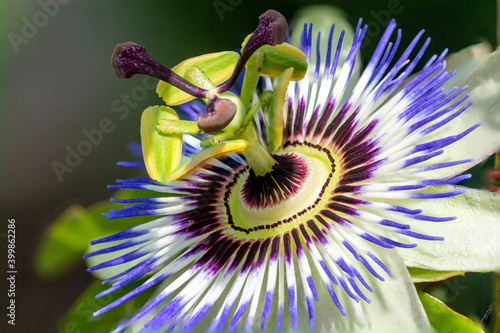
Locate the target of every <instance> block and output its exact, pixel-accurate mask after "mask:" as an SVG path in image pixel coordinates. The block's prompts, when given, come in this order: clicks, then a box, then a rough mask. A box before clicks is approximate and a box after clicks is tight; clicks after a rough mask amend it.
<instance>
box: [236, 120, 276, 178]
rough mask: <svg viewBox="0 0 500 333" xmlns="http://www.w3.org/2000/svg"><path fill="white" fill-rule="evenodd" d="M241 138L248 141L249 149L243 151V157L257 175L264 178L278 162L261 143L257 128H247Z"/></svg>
mask: <svg viewBox="0 0 500 333" xmlns="http://www.w3.org/2000/svg"><path fill="white" fill-rule="evenodd" d="M241 138H243V139H245V140H247V141H248V148H247V149H245V151H243V155H244V156H245V158H246V160H247V163H248V164H249V165H250V167H251V168H252V170H253V171H254V173H255V175H257V176H263V175H265V174H266V173H268V172H270V171H271V170H272V167H273V165H274V164H276V160H275V159H274V158H273V157H272V156H271V154H269V152H268V151H267V149H266V148H264V146H263V145H262V143H261V142H260V140H259V138H258V137H257V133H256V132H255V127H253V126H252V125H250V126H247V128H246V129H245V132H243V133H242V134H241Z"/></svg>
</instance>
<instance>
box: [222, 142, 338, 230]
mask: <svg viewBox="0 0 500 333" xmlns="http://www.w3.org/2000/svg"><path fill="white" fill-rule="evenodd" d="M285 146H286V145H285ZM311 146H313V145H310V146H306V144H303V143H298V144H296V145H288V147H287V148H284V149H283V148H281V149H280V150H278V151H277V153H276V154H274V156H275V157H279V156H290V157H291V158H294V159H295V160H300V161H301V163H302V166H305V167H306V168H305V169H306V170H307V171H306V174H305V177H303V176H301V177H300V178H297V179H299V180H300V183H299V184H298V186H299V187H298V190H296V191H295V192H294V193H293V194H290V195H289V196H286V195H284V193H283V192H281V193H282V194H283V199H281V200H279V201H278V202H276V203H273V204H269V205H264V206H260V207H258V206H255V205H252V204H249V203H248V199H246V195H245V193H244V190H243V189H244V185H245V182H246V181H247V179H248V177H250V171H249V170H250V169H249V168H247V169H245V170H243V171H242V172H240V173H239V174H237V175H235V177H236V178H237V179H236V180H233V186H231V187H230V188H229V189H228V191H229V195H228V196H226V201H225V213H226V215H227V217H228V221H230V223H229V224H230V225H231V227H230V228H228V230H229V232H230V233H231V234H233V235H234V236H238V237H240V238H247V239H258V238H265V237H271V236H275V235H277V234H283V233H285V232H287V231H289V230H291V229H293V228H295V227H297V226H298V225H299V224H300V223H302V222H306V221H308V220H309V219H311V218H312V217H313V216H314V215H315V214H317V213H318V212H319V210H321V209H324V207H325V206H326V204H327V203H328V200H329V198H330V195H329V194H330V193H331V192H332V191H333V190H334V189H335V187H336V185H337V184H338V181H339V179H340V171H339V170H338V169H339V168H336V167H335V161H339V159H338V158H336V156H334V157H332V154H330V152H328V153H326V152H325V151H323V150H321V149H320V148H319V147H311ZM259 185H260V184H259ZM262 185H263V186H271V185H268V184H267V183H264V184H262ZM257 188H259V187H257ZM276 188H278V187H276Z"/></svg>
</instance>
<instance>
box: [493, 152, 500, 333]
mask: <svg viewBox="0 0 500 333" xmlns="http://www.w3.org/2000/svg"><path fill="white" fill-rule="evenodd" d="M495 170H500V152H498V153H496V154H495ZM495 186H500V179H495ZM494 301H495V307H494V313H493V315H494V316H495V317H494V325H495V328H494V329H493V331H494V332H500V273H496V274H495V294H494Z"/></svg>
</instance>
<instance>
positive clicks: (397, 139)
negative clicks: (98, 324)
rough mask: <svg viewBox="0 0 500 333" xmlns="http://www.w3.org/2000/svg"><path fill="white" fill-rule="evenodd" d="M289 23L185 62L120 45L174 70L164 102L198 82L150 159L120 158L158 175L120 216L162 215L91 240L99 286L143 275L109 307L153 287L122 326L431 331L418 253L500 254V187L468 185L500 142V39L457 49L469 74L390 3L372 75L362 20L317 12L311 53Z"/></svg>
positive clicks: (142, 69) (444, 259)
mask: <svg viewBox="0 0 500 333" xmlns="http://www.w3.org/2000/svg"><path fill="white" fill-rule="evenodd" d="M285 24H286V21H285V20H284V18H283V17H282V16H281V15H280V14H279V13H277V12H274V11H269V12H266V13H265V14H263V15H262V16H261V18H260V24H259V26H258V28H257V29H256V30H255V32H254V33H253V34H252V36H251V37H249V38H248V39H247V40H246V42H245V44H244V47H243V48H242V52H241V58H240V57H239V56H238V57H236V60H234V61H233V60H228V59H226V58H224V59H222V58H220V57H222V56H224V57H227V55H225V54H224V55H217V56H212V55H210V56H207V57H202V58H196V59H195V60H193V61H191V62H189V61H187V64H188V65H189V66H188V65H186V62H185V63H183V64H184V65H180V66H179V67H177V68H175V67H174V69H173V70H170V69H168V68H166V67H164V66H162V65H160V64H159V63H158V62H156V60H154V59H152V58H151V57H149V56H148V55H147V54H146V53H145V51H144V48H143V47H141V46H139V45H137V44H133V43H126V44H123V45H121V46H120V47H118V48H117V50H116V52H115V54H114V57H113V59H114V60H113V62H114V65H115V69H116V70H117V74H118V75H119V76H122V77H130V76H132V75H133V74H137V73H141V74H148V75H152V76H155V77H157V78H159V79H161V80H163V81H164V82H160V85H159V89H158V91H159V92H160V95H161V97H163V98H164V99H165V100H166V101H167V104H168V103H169V102H168V101H172V99H173V97H172V96H174V95H175V96H177V97H179V96H180V97H179V99H178V100H177V101H178V103H177V102H176V103H174V102H172V103H170V105H174V104H179V103H181V102H182V103H184V101H185V99H184V97H186V96H188V99H193V98H195V97H196V98H197V99H195V100H192V101H189V102H187V103H184V104H182V105H180V106H179V107H178V108H177V110H178V112H179V113H180V114H181V119H178V117H177V116H176V113H175V112H174V111H172V109H170V108H166V107H154V108H153V109H149V111H148V113H147V114H146V115H143V122H145V123H146V125H144V124H143V125H141V131H143V132H146V134H145V135H143V136H142V137H143V142H142V154H144V159H145V164H144V163H143V162H139V163H132V162H131V163H123V164H124V165H126V166H137V167H142V168H144V167H145V168H146V169H147V170H148V172H149V175H150V177H143V178H136V179H129V180H119V181H117V182H118V184H117V185H113V186H110V187H111V188H133V189H143V190H146V191H152V192H156V194H155V195H154V196H151V197H149V196H147V195H146V196H145V197H144V198H136V199H129V200H116V201H119V202H123V203H126V204H129V206H126V207H125V208H123V209H122V210H118V211H111V212H109V213H108V214H107V216H108V218H109V219H116V218H126V217H130V216H146V215H147V216H153V217H154V219H153V220H152V221H150V222H148V223H144V224H141V225H138V226H136V227H134V228H131V229H129V230H125V231H123V232H120V233H117V234H114V235H111V236H108V237H104V238H102V239H98V240H95V241H93V242H92V244H93V245H94V247H95V248H94V250H93V251H92V252H90V253H89V254H87V255H86V257H87V258H90V259H89V260H93V263H94V264H95V265H94V266H93V267H91V268H90V269H89V270H90V271H96V270H103V271H104V272H106V271H107V273H106V275H107V277H108V278H107V279H106V280H105V283H111V286H110V288H109V289H108V290H106V291H104V292H102V293H101V294H99V295H97V296H98V297H99V296H103V295H107V294H109V293H111V292H114V291H116V290H120V289H121V288H122V287H124V286H125V285H127V284H129V283H131V282H133V281H136V280H138V279H144V282H143V283H142V284H141V285H140V286H139V287H137V288H136V289H134V290H132V291H131V292H129V293H128V294H125V295H124V296H122V297H120V298H119V299H118V300H116V301H114V302H112V303H111V304H109V305H107V306H105V307H103V308H102V309H101V310H99V311H97V312H96V313H95V315H96V316H97V315H100V314H102V313H104V312H106V311H108V310H110V309H113V308H114V307H117V306H120V305H122V304H124V303H126V302H127V301H129V300H131V299H132V298H134V297H136V296H137V295H139V294H141V293H142V292H144V291H145V290H148V289H150V288H157V292H156V294H155V296H154V297H153V298H152V299H151V300H150V301H148V302H147V303H146V304H145V305H144V307H143V308H142V309H140V310H139V311H138V313H137V314H136V315H135V316H134V317H132V318H128V319H124V320H123V321H122V322H121V323H120V324H119V325H118V327H117V329H116V331H115V332H120V331H122V330H124V329H125V328H127V327H129V328H130V327H131V328H133V329H134V330H135V329H137V330H140V331H141V332H150V331H152V332H156V331H164V330H171V329H173V330H181V331H182V330H194V331H205V330H207V331H214V332H218V331H221V330H223V329H226V330H229V331H230V330H233V329H238V330H240V329H248V330H260V329H269V330H275V329H276V328H278V329H288V328H298V329H308V330H310V329H315V330H318V331H327V332H330V331H332V330H333V329H338V330H342V329H345V330H346V331H347V330H353V329H362V328H382V329H384V332H385V331H387V330H389V329H394V330H395V331H398V332H401V331H404V332H410V331H411V330H412V329H415V330H416V331H426V330H427V329H429V327H430V326H429V322H428V320H427V317H426V315H425V312H424V310H423V308H422V305H421V303H420V302H419V300H418V297H417V293H416V290H415V288H414V285H413V283H412V280H411V277H410V275H409V273H408V270H407V266H409V267H418V268H425V269H431V270H438V271H491V270H499V269H500V242H499V235H500V196H499V195H498V194H492V193H488V192H486V191H480V190H472V189H468V188H464V187H461V186H457V185H454V184H456V183H458V182H460V181H461V180H464V179H466V178H469V177H470V175H469V174H463V172H465V171H466V170H467V169H469V168H470V167H471V166H473V165H475V164H477V163H479V162H481V161H483V160H485V159H486V158H487V157H488V156H490V155H491V154H492V153H494V152H495V151H497V150H499V149H500V121H499V112H498V108H496V107H497V99H496V98H495V96H498V93H499V90H500V88H499V87H500V85H499V80H500V75H497V73H496V71H497V70H498V69H497V68H496V67H495V62H496V61H498V58H499V57H500V55H499V54H498V53H497V52H495V53H492V54H491V55H490V56H486V55H485V56H481V57H476V54H475V53H474V52H472V53H471V52H470V50H466V51H463V52H462V53H461V54H459V55H455V56H453V57H451V58H450V59H451V60H450V61H451V63H452V67H456V68H457V69H459V70H460V69H461V68H462V66H463V65H464V64H472V63H474V61H476V60H477V62H479V63H480V65H479V66H478V68H477V69H476V70H475V71H473V72H472V73H471V74H469V75H468V76H467V77H466V78H465V79H464V80H461V79H462V78H457V77H456V75H454V74H455V71H454V69H453V68H452V69H450V68H449V66H448V67H447V61H446V59H447V58H445V56H446V51H445V52H443V53H441V54H439V55H433V56H430V57H427V58H424V57H425V56H424V53H425V50H426V48H427V46H428V45H429V42H430V39H429V38H427V39H425V40H422V38H423V33H424V32H423V31H422V32H420V33H419V34H418V35H417V36H416V37H415V38H414V39H413V40H412V41H411V43H410V44H409V45H408V46H405V47H402V48H401V47H400V41H401V36H402V32H401V30H396V22H395V21H394V20H393V21H391V22H390V23H389V25H388V26H387V28H386V30H385V32H384V34H383V36H382V37H381V39H380V41H379V43H378V45H377V47H376V49H375V51H374V53H373V55H372V57H371V59H370V61H369V62H368V64H367V65H366V67H365V69H364V70H363V72H362V73H361V75H358V74H357V69H356V57H357V54H358V51H359V49H360V47H361V44H362V41H363V37H364V35H365V32H366V29H367V26H366V25H363V24H362V21H361V20H360V21H359V23H358V25H357V27H356V29H355V31H354V33H352V32H350V33H351V34H352V35H353V40H352V41H351V40H348V41H346V40H344V39H345V38H344V37H345V34H346V33H345V32H344V31H342V32H340V33H339V32H336V31H335V27H334V26H333V25H332V26H331V29H330V30H329V31H317V32H314V29H315V27H314V26H312V25H306V26H305V27H304V30H303V32H302V34H301V38H300V41H301V43H300V45H296V46H297V47H299V48H300V50H301V51H302V52H303V54H302V53H301V52H300V50H297V49H295V48H293V47H292V46H291V45H289V44H287V43H283V41H284V40H285V37H286V30H287V29H286V25H285ZM320 32H321V34H320ZM334 32H336V33H337V35H335V34H334ZM348 33H349V32H348ZM321 36H323V38H325V36H328V38H327V39H326V43H327V45H322V42H321V40H322V39H321ZM334 36H338V37H335V38H334ZM391 40H392V41H391ZM323 43H324V42H323ZM265 47H267V48H268V49H264V48H265ZM321 48H326V51H325V52H324V53H321V51H320V49H321ZM207 59H208V60H207ZM301 59H304V61H307V63H306V65H307V66H308V67H307V72H306V71H305V67H304V68H302V67H301V66H302V62H301ZM424 59H425V60H424ZM478 59H480V60H478ZM419 63H422V64H423V67H422V69H421V71H420V72H419V73H417V74H414V75H413V76H410V75H411V74H412V72H413V70H414V69H415V67H416V66H417V64H419ZM196 64H197V65H196ZM207 64H208V65H207ZM214 64H218V65H220V66H219V67H221V68H222V69H221V70H219V69H218V67H217V68H215V67H214V66H215V65H214ZM228 64H229V65H228ZM245 64H246V65H247V66H246V72H245V74H244V79H243V81H241V80H240V82H237V79H238V78H240V73H241V71H242V70H243V67H244V65H245ZM195 65H196V66H195ZM183 66H184V67H183ZM203 66H205V67H203ZM194 67H196V68H194ZM473 67H474V66H473ZM200 68H201V69H200ZM227 68H231V71H230V73H229V74H230V75H229V76H228V75H225V74H224V73H223V72H225V71H226V70H227ZM176 73H177V74H176ZM221 73H222V74H224V75H222V74H221ZM294 75H295V76H294ZM461 75H462V77H463V76H465V73H463V74H461ZM214 77H215V78H214ZM259 77H260V80H259V81H258V83H257V79H259ZM186 78H187V79H188V80H186ZM228 79H229V80H228ZM226 80H227V81H226ZM216 81H219V83H220V84H219V83H217V82H216ZM166 82H168V84H171V85H173V86H175V87H176V88H179V89H180V91H176V92H173V90H168V89H167V88H169V89H170V86H167V83H166ZM234 84H236V86H234V87H233V85H234ZM165 89H167V90H168V92H165ZM229 89H232V90H231V91H233V92H232V93H230V92H229ZM249 92H250V93H249ZM177 97H176V98H177ZM169 98H170V99H169ZM202 101H203V102H202ZM186 118H187V119H186ZM151 120H152V121H151ZM147 124H153V125H152V126H149V125H147ZM148 126H149V127H148ZM148 131H149V132H148ZM143 134H144V133H143ZM179 140H180V141H179ZM179 143H182V144H179ZM180 151H183V157H181V155H179V154H180ZM165 156H167V157H165ZM176 158H178V159H179V160H180V159H181V158H182V159H183V161H182V162H175V160H174V159H176ZM172 161H174V162H175V163H173V162H172ZM179 163H180V165H179ZM153 169H154V171H151V170H153ZM145 193H147V192H145ZM158 193H159V194H162V195H160V196H158ZM98 247H99V248H98ZM94 256H95V257H94ZM103 258H104V259H103Z"/></svg>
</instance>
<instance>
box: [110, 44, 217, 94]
mask: <svg viewBox="0 0 500 333" xmlns="http://www.w3.org/2000/svg"><path fill="white" fill-rule="evenodd" d="M111 64H112V65H113V68H114V70H115V74H116V76H118V77H120V78H126V79H128V78H131V77H132V76H133V75H134V74H144V75H148V76H152V77H155V78H157V79H160V80H162V81H165V82H167V83H170V84H171V85H173V86H174V87H176V88H179V89H180V90H182V91H184V92H186V93H188V94H190V95H192V96H196V97H200V98H207V91H206V90H205V89H202V88H200V87H197V86H195V85H193V84H192V83H190V82H189V81H187V80H185V79H184V78H182V77H181V76H179V75H178V74H176V73H175V72H173V71H172V70H171V69H169V68H167V67H165V66H163V65H162V64H160V63H159V62H158V61H156V60H155V59H153V58H151V57H150V56H149V55H148V54H147V53H146V49H145V48H144V46H142V45H139V44H136V43H133V42H126V43H122V44H118V45H116V47H115V50H114V52H113V54H112V55H111Z"/></svg>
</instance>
